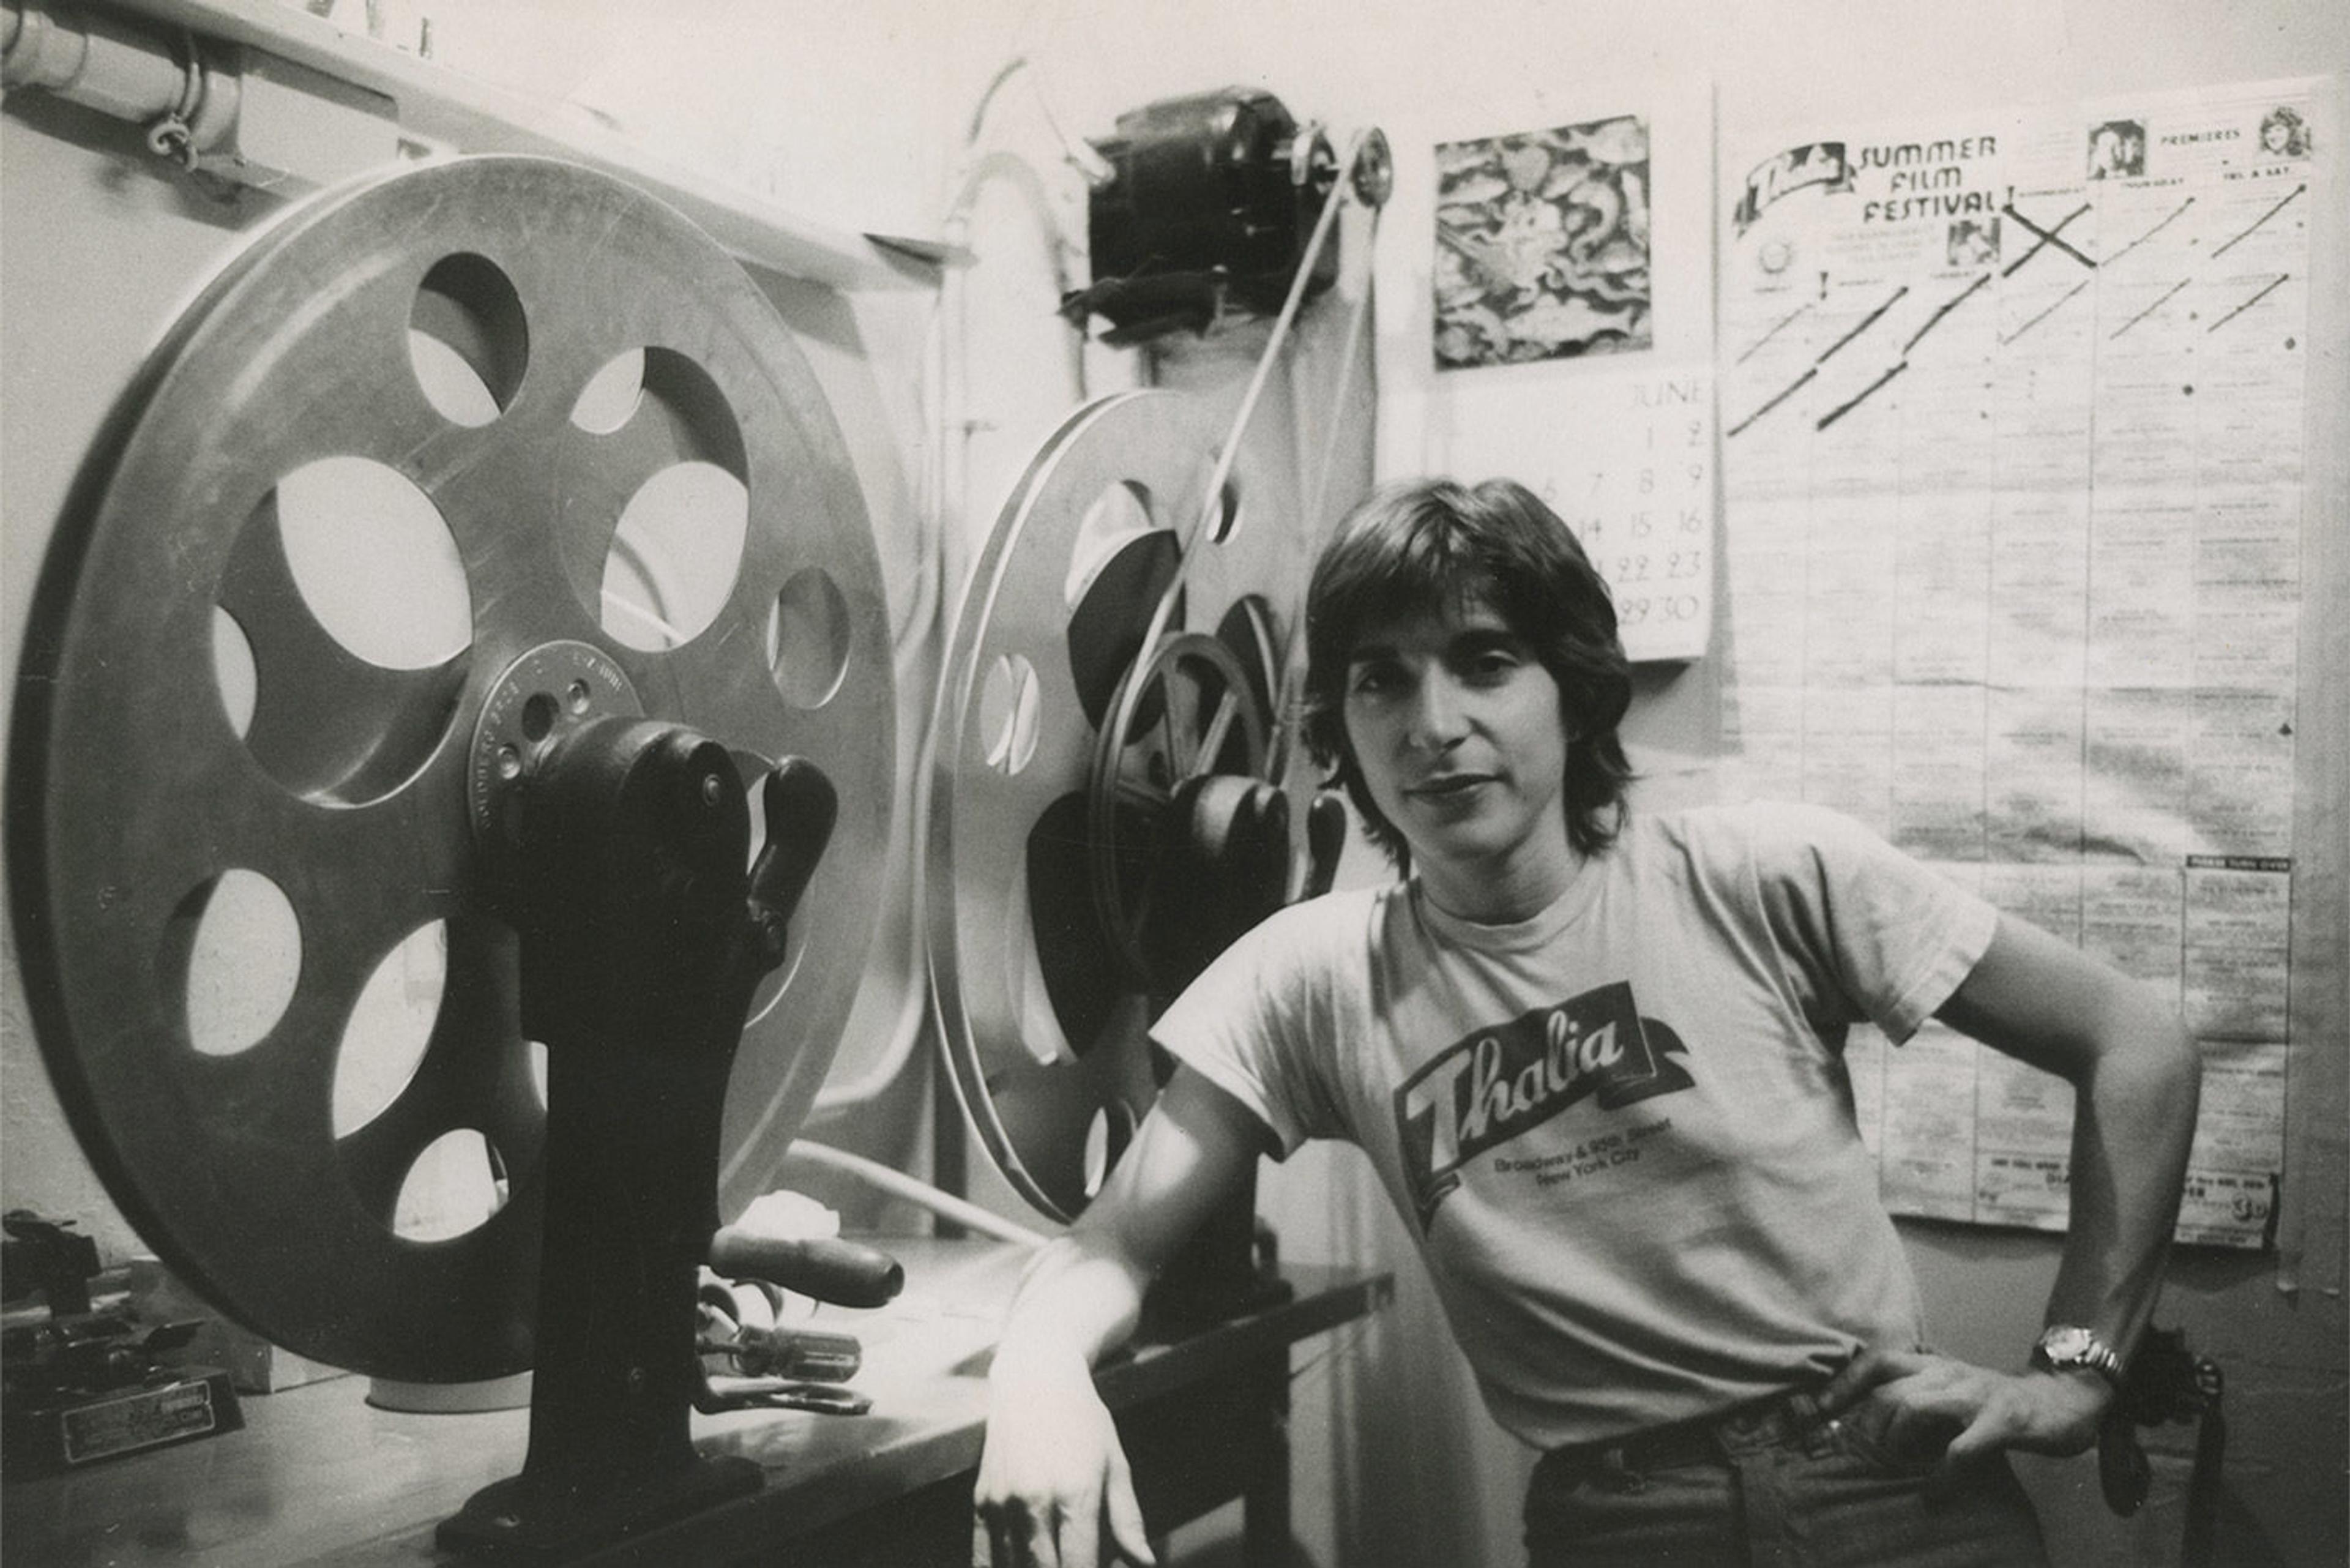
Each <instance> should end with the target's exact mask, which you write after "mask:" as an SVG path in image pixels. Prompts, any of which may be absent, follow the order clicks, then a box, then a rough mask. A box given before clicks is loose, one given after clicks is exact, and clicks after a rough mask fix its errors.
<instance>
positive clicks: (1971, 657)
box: [1717, 83, 2338, 1246]
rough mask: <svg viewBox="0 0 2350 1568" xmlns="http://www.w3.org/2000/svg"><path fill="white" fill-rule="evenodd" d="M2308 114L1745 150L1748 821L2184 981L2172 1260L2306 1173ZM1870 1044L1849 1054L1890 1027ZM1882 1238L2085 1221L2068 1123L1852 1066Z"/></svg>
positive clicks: (2161, 104) (2309, 90) (1946, 1056)
mask: <svg viewBox="0 0 2350 1568" xmlns="http://www.w3.org/2000/svg"><path fill="white" fill-rule="evenodd" d="M2313 94H2314V86H2313V84H2308V83H2271V84H2262V85H2258V86H2251V87H2244V88H2227V89H2218V90H2212V91H2209V92H2204V93H2199V94H2175V95H2150V96H2147V97H2146V98H2143V99H2136V100H2131V101H2126V102H2097V103H2090V104H2070V105H2064V106H2059V107H2054V108H2039V109H2002V110H1997V111H1986V112H1983V113H1981V114H1975V115H1945V116H1940V117H1938V118H1935V119H1931V120H1924V119H1921V120H1919V121H1918V122H1914V123H1907V124H1895V125H1889V126H1887V125H1877V126H1867V127H1826V128H1821V129H1820V130H1818V132H1817V133H1815V134H1811V135H1808V136H1805V137H1803V138H1783V139H1777V140H1773V141H1771V142H1769V143H1767V144H1763V145H1756V146H1752V147H1749V148H1745V149H1739V148H1727V149H1725V160H1724V165H1723V166H1724V168H1725V170H1726V171H1730V175H1729V178H1728V180H1727V182H1726V189H1725V192H1724V196H1723V203H1724V210H1723V212H1722V213H1721V219H1722V223H1721V244H1722V261H1721V306H1720V309H1721V317H1720V322H1721V325H1720V332H1719V337H1718V353H1717V359H1718V373H1719V377H1720V387H1721V414H1720V417H1721V432H1722V437H1721V451H1722V458H1721V466H1722V483H1723V490H1724V497H1725V507H1726V512H1727V521H1726V526H1725V529H1724V535H1723V551H1724V584H1725V587H1724V593H1725V598H1726V603H1725V605H1724V606H1723V607H1721V611H1720V613H1721V616H1722V618H1723V620H1724V623H1725V626H1724V630H1725V634H1726V635H1725V637H1724V640H1723V649H1724V672H1723V680H1722V693H1723V695H1722V722H1723V729H1724V742H1725V749H1726V750H1727V751H1728V752H1729V753H1731V757H1732V758H1733V762H1732V768H1733V771H1734V774H1735V775H1736V776H1735V778H1734V780H1733V783H1732V791H1731V793H1734V794H1754V795H1771V796H1778V797H1783V798H1794V799H1804V800H1809V801H1814V802H1817V803H1820V804H1823V805H1831V806H1834V807H1836V808H1838V809H1841V810H1844V811H1846V812H1848V813H1850V814H1851V815H1855V816H1856V817H1858V818H1860V819H1862V820H1863V821H1866V822H1867V823H1869V824H1871V825H1872V826H1876V827H1877V829H1878V830H1879V831H1881V832H1883V833H1884V834H1885V835H1886V836H1887V837H1889V838H1890V839H1891V840H1892V841H1893V842H1895V843H1896V844H1898V845H1899V846H1902V847H1903V848H1905V849H1908V851H1910V852H1911V853H1913V854H1916V855H1918V856H1919V857H1922V858H1924V859H1927V860H1929V861H1930V862H1933V863H1935V864H1937V865H1938V866H1939V867H1942V868H1943V869H1945V870H1946V871H1947V872H1949V873H1950V875H1951V876H1953V877H1958V878H1960V879H1961V880H1963V881H1965V882H1966V883H1967V884H1968V885H1970V886H1971V887H1974V888H1978V889H1979V890H1980V891H1981V892H1982V893H1983V894H1984V895H1985V896H1986V897H1988V898H1990V899H1991V901H1992V902H1994V903H1996V904H1998V905H1999V906H2000V907H2002V909H2010V910H2012V911H2014V912H2016V913H2018V914H2020V915H2022V916H2024V917H2025V918H2028V919H2032V920H2033V921H2034V922H2035V923H2037V924H2040V925H2042V926H2043V927H2045V928H2047V929H2051V930H2053V931H2055V932H2056V933H2058V934H2059V935H2062V936H2064V937H2066V938H2069V939H2071V940H2074V941H2076V942H2078V943H2080V944H2082V945H2083V946H2085V947H2086V948H2087V949H2089V950H2092V951H2094V952H2096V953H2099V954H2101V955H2102V956H2104V957H2106V959H2108V960H2110V961H2114V962H2115V963H2116V964H2118V965H2119V966H2120V967H2122V968H2123V969H2125V970H2126V971H2129V972H2131V973H2133V974H2136V975H2138V976H2140V977H2143V978H2145V979H2147V980H2149V981H2155V982H2156V983H2158V984H2160V985H2162V986H2164V987H2167V988H2168V989H2169V990H2170V991H2171V992H2173V993H2174V994H2175V995H2176V997H2177V998H2178V1002H2179V1003H2180V1005H2181V1006H2182V1008H2183V1009H2184V1011H2185V1013H2186V1015H2187V1017H2188V1019H2189V1023H2190V1025H2191V1027H2192V1028H2193V1030H2194V1033H2195V1034H2196V1036H2197V1038H2198V1040H2199V1043H2200V1044H2201V1047H2202V1051H2203V1054H2204V1061H2205V1086H2204V1098H2203V1110H2202V1116H2201V1121H2200V1125H2199V1128H2198V1131H2197V1137H2196V1142H2195V1150H2194V1155H2193V1168H2192V1172H2191V1175H2190V1179H2189V1189H2188V1195H2187V1200H2186V1206H2185V1210H2184V1212H2183V1214H2182V1217H2181V1221H2180V1228H2179V1236H2180V1238H2181V1239H2182V1240H2186V1241H2198V1242H2207V1243H2215V1244H2223V1245H2239V1246H2257V1245H2260V1244H2262V1242H2263V1241H2265V1240H2267V1239H2268V1238H2269V1237H2270V1235H2271V1234H2272V1227H2273V1224H2274V1215H2275V1205H2276V1194H2277V1190H2278V1186H2279V1183H2280V1180H2281V1178H2282V1164H2283V1156H2284V1128H2285V1107H2284V1096H2285V1082H2286V1059H2287V1054H2288V1052H2289V1051H2290V1049H2291V1048H2292V1044H2293V1043H2292V1041H2291V1039H2290V1031H2289V1027H2288V1018H2287V1010H2286V993H2287V981H2288V978H2289V976H2288V965H2289V955H2290V947H2291V944H2290V929H2289V918H2288V917H2289V909H2290V907H2291V895H2292V890H2293V870H2294V847H2295V846H2294V844H2293V747H2294V730H2295V713H2294V693H2295V683H2296V680H2297V677H2298V670H2297V668H2296V657H2297V656H2296V643H2297V639H2298V635H2299V631H2300V616H2301V611H2300V595H2301V576H2300V574H2301V534H2302V509H2303V428H2304V427H2303V414H2304V391H2303V386H2304V377H2303V363H2304V361H2305V360H2306V358H2307V346H2308V331H2307V322H2308V315H2309V290H2308V282H2307V278H2308V273H2309V263H2310V252H2311V240H2310V232H2311V228H2310V213H2311V210H2312V207H2313V204H2314V199H2315V198H2314V196H2313V193H2312V189H2313V176H2314V173H2315V172H2316V171H2318V170H2319V169H2320V167H2321V165H2320V162H2319V161H2320V160H2322V159H2332V158H2334V157H2336V156H2338V154H2337V153H2336V152H2335V151H2334V149H2332V148H2330V147H2324V146H2318V145H2314V136H2313V130H2312V124H2311V120H2312V111H2311V100H2312V97H2313ZM1864 1033H1867V1032H1864ZM1850 1060H1851V1063H1852V1066H1853V1074H1854V1081H1855V1088H1856V1096H1857V1099H1858V1102H1859V1106H1860V1110H1861V1116H1862V1122H1863V1129H1864V1131H1865V1133H1866V1135H1867V1137H1869V1139H1870V1141H1871V1145H1872V1147H1874V1148H1875V1149H1876V1150H1877V1154H1878V1158H1879V1163H1880V1172H1881V1176H1882V1179H1883V1184H1884V1189H1885V1193H1886V1197H1887V1201H1888V1202H1889V1203H1890V1204H1891V1205H1892V1206H1893V1207H1894V1209H1895V1210H1896V1211H1897V1212H1907V1213H1913V1214H1920V1215H1929V1216H1934V1217H1938V1218H1944V1219H1952V1220H1970V1221H1977V1222H1983V1223H1996V1224H2011V1225H2022V1226H2030V1227H2035V1228H2043V1229H2058V1228H2061V1227H2062V1226H2063V1225H2064V1220H2065V1213H2066V1177H2067V1170H2066V1167H2067V1159H2066V1152H2067V1142H2068V1135H2069V1128H2070V1122H2071V1109H2072V1107H2071V1099H2070V1096H2071V1091H2070V1089H2069V1087H2068V1086H2067V1085H2064V1083H2062V1082H2061V1081H2058V1080H2056V1079H2054V1078H2052V1077H2049V1076H2047V1075H2043V1074H2040V1073H2038V1072H2035V1071H2033V1070H2031V1069H2027V1068H2024V1067H2022V1066H2021V1065H2019V1064H2015V1063H2013V1062H2012V1061H2011V1060H2010V1059H2008V1058H2006V1057H2004V1056H2002V1055H2000V1054H1996V1053H1992V1052H1989V1051H1986V1050H1984V1049H1982V1048H1981V1047H1979V1046H1977V1045H1976V1044H1973V1043H1972V1042H1970V1041H1967V1040H1964V1039H1962V1038H1960V1037H1959V1036H1957V1035H1955V1034H1952V1033H1949V1032H1948V1031H1946V1030H1942V1029H1940V1028H1939V1026H1929V1029H1928V1030H1927V1031H1926V1032H1925V1033H1922V1034H1921V1035H1920V1036H1919V1037H1918V1039H1916V1040H1914V1041H1912V1042H1910V1043H1909V1044H1908V1045H1906V1046H1905V1047H1903V1048H1902V1049H1901V1050H1899V1051H1898V1052H1888V1051H1887V1050H1885V1049H1884V1046H1883V1042H1882V1040H1881V1039H1877V1038H1873V1037H1872V1038H1866V1039H1858V1040H1856V1042H1855V1044H1854V1047H1853V1050H1852V1052H1851V1057H1850Z"/></svg>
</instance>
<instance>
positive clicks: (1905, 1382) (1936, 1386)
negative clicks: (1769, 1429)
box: [1819, 1350, 2114, 1477]
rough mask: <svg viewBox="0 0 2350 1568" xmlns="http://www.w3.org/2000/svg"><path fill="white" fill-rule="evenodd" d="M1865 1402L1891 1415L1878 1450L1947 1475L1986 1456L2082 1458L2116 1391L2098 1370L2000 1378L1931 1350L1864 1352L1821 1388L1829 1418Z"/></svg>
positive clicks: (1822, 1403) (1824, 1411)
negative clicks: (1927, 1462)
mask: <svg viewBox="0 0 2350 1568" xmlns="http://www.w3.org/2000/svg"><path fill="white" fill-rule="evenodd" d="M1864 1399H1867V1400H1873V1401H1874V1402H1875V1403H1876V1404H1877V1406H1878V1407H1880V1408H1882V1409H1884V1410H1885V1411H1887V1412H1888V1415H1887V1417H1886V1422H1885V1427H1884V1429H1883V1431H1882V1432H1881V1433H1880V1434H1879V1435H1878V1438H1877V1441H1878V1444H1879V1446H1880V1447H1882V1448H1884V1449H1887V1451H1889V1452H1892V1453H1895V1454H1899V1455H1905V1456H1909V1457H1914V1458H1917V1459H1926V1458H1928V1457H1930V1456H1931V1455H1933V1454H1934V1453H1935V1452H1936V1451H1937V1450H1938V1449H1939V1453H1940V1459H1939V1461H1938V1462H1937V1464H1936V1466H1935V1468H1936V1469H1937V1471H1938V1472H1939V1473H1941V1474H1942V1475H1944V1476H1945V1477H1947V1476H1948V1475H1949V1473H1950V1472H1951V1471H1953V1470H1955V1469H1958V1468H1959V1467H1960V1466H1962V1465H1964V1464H1966V1463H1967V1462H1968V1461H1969V1460H1970V1459H1979V1458H1981V1457H1982V1456H1984V1455H1986V1454H1991V1453H1996V1452H1998V1451H2000V1450H2002V1449H2023V1450H2024V1451H2026V1452H2028V1453H2035V1454H2077V1453H2081V1452H2083V1451H2084V1450H2085V1449H2088V1447H2089V1446H2090V1445H2091V1444H2093V1443H2095V1441H2096V1440H2097V1428H2098V1424H2099V1422H2100V1420H2101V1419H2102V1418H2103V1417H2104V1415H2105V1413H2106V1407H2108V1406H2109V1405H2111V1404H2112V1403H2113V1399H2114V1391H2113V1388H2112V1387H2111V1386H2109V1385H2108V1384H2107V1383H2106V1381H2105V1379H2103V1378H2102V1377H2099V1376H2095V1374H2094V1373H2078V1372H2049V1371H2039V1370H2034V1371H2031V1372H2024V1373H2015V1374H2010V1373H2002V1372H1993V1371H1991V1369H1989V1368H1988V1367H1982V1366H1974V1365H1973V1364H1972V1363H1970V1362H1965V1361H1959V1360H1956V1359H1954V1358H1952V1357H1950V1356H1947V1355H1932V1354H1930V1353H1929V1352H1926V1351H1901V1350H1866V1351H1863V1352H1862V1353H1861V1354H1860V1355H1856V1356H1855V1357H1854V1358H1853V1359H1852V1361H1850V1362H1849V1363H1848V1364H1846V1366H1845V1368H1844V1370H1842V1371H1841V1372H1838V1373H1837V1374H1836V1375H1835V1377H1833V1378H1832V1379H1830V1380H1829V1382H1828V1386H1827V1387H1826V1388H1825V1389H1824V1390H1822V1391H1821V1393H1820V1396H1819V1406H1820V1410H1821V1413H1822V1414H1823V1415H1825V1416H1831V1417H1842V1416H1843V1415H1845V1414H1846V1412H1848V1411H1850V1410H1851V1409H1852V1408H1853V1407H1855V1406H1856V1405H1858V1404H1860V1403H1861V1402H1862V1401H1863V1400H1864Z"/></svg>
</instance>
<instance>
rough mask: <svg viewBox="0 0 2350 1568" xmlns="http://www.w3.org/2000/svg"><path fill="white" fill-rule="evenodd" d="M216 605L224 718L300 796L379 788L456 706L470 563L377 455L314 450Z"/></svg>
mask: <svg viewBox="0 0 2350 1568" xmlns="http://www.w3.org/2000/svg"><path fill="white" fill-rule="evenodd" d="M212 633H213V637H212V656H213V657H212V665H213V670H212V673H213V681H214V688H215V691H217V693H218V695H219V698H220V701H221V707H222V711H223V714H224V717H225V718H226V720H227V722H228V724H229V727H230V730H231V732H233V733H234V735H235V736H236V737H237V738H238V739H239V740H241V741H243V742H244V746H245V749H246V750H247V751H248V752H250V753H252V755H253V757H254V760H255V762H257V763H260V764H261V766H262V768H263V770H264V771H265V772H266V773H267V774H269V775H270V776H271V777H272V778H275V779H276V781H277V782H278V783H279V784H283V785H285V786H286V788H287V789H289V790H291V791H293V792H294V793H295V794H300V795H303V796H305V797H307V798H309V799H312V800H316V801H317V802H319V803H320V804H322V805H362V804H365V803H367V802H369V801H371V800H375V799H378V798H380V797H381V796H382V795H384V794H389V793H390V792H391V791H392V790H394V789H396V788H398V787H399V785H400V784H401V783H402V782H404V781H405V780H406V779H407V778H408V777H409V776H410V775H411V774H413V773H414V772H415V771H416V769H417V768H419V767H420V766H421V765H422V764H423V763H424V761H425V759H426V758H427V757H429V756H430V755H431V754H432V751H433V748H434V747H435V746H437V745H438V744H439V743H440V741H441V738H442V734H443V733H444V732H445V731H446V730H447V728H448V725H449V723H450V722H451V720H452V718H453V717H454V716H455V713H456V707H457V701H458V699H459V697H460V696H461V695H462V694H463V684H464V679H465V673H466V668H467V665H468V662H469V661H468V659H467V658H466V655H467V654H468V653H469V652H470V650H471V643H472V638H473V618H472V604H471V597H470V594H469V592H468V587H467V583H466V577H465V571H464V566H463V561H462V560H461V559H460V558H459V556H458V554H457V547H456V542H455V540H454V539H453V538H452V537H451V535H450V533H449V530H448V528H447V526H446V524H443V522H442V518H441V514H440V511H439V509H438V508H436V507H435V506H434V505H433V504H432V500H431V499H430V498H429V497H427V496H426V495H425V494H424V493H423V492H422V491H421V490H419V489H418V488H417V487H416V486H415V485H414V484H413V483H410V482H409V481H408V480H407V479H406V478H404V477H403V476H401V475H400V473H398V472H395V471H393V470H392V469H390V468H387V467H385V466H384V465H383V464H381V463H379V462H370V461H369V460H368V459H365V458H355V457H331V458H321V459H318V460H317V461H316V462H309V463H306V464H304V465H302V466H301V467H300V468H297V469H296V470H295V471H294V472H291V473H288V474H286V476H285V477H284V478H282V479H280V480H279V482H278V483H277V484H276V486H275V487H274V488H273V489H272V491H271V493H270V494H269V496H268V497H267V498H266V499H265V500H264V502H263V503H262V504H261V505H260V506H258V507H256V508H255V512H254V514H253V515H252V516H251V517H250V518H248V519H247V520H246V523H245V525H244V531H243V532H242V533H241V534H240V535H238V538H237V540H236V544H235V545H234V549H233V550H232V552H231V554H230V556H229V561H228V565H227V569H226V571H225V572H224V575H223V577H222V580H221V584H220V590H219V596H218V597H217V598H216V600H215V601H214V604H213V621H212Z"/></svg>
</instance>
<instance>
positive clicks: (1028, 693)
mask: <svg viewBox="0 0 2350 1568" xmlns="http://www.w3.org/2000/svg"><path fill="white" fill-rule="evenodd" d="M1039 701H1040V700H1039V697H1038V693H1037V685H1036V667H1035V665H1033V664H1031V663H1029V662H1028V660H1027V659H1026V657H1025V656H1024V655H1022V654H1018V653H1003V654H998V655H997V656H996V657H995V659H994V662H993V663H991V664H990V665H989V666H988V667H987V676H986V679H985V680H983V681H982V682H981V683H980V691H979V734H980V742H981V744H982V745H983V747H985V755H986V757H987V765H988V766H989V767H991V768H993V769H994V770H995V771H996V772H998V773H1000V774H1004V775H1005V776H1007V777H1011V776H1015V775H1017V774H1020V773H1021V772H1022V771H1023V770H1024V769H1025V768H1026V767H1027V766H1028V764H1029V763H1031V762H1032V761H1034V760H1035V755H1036V724H1037V712H1038V708H1039Z"/></svg>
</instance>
